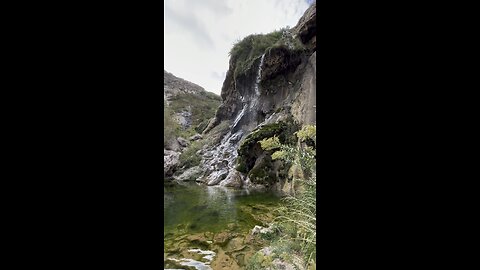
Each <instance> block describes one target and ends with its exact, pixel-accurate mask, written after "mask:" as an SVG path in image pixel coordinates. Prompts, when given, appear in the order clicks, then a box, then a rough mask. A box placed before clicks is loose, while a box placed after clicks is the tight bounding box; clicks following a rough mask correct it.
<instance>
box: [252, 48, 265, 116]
mask: <svg viewBox="0 0 480 270" xmlns="http://www.w3.org/2000/svg"><path fill="white" fill-rule="evenodd" d="M264 58H265V54H263V55H262V57H261V58H260V64H259V65H258V71H257V78H255V84H254V86H253V89H254V90H255V92H254V93H255V96H254V97H253V99H252V102H251V103H250V109H253V108H254V107H255V106H256V105H257V103H258V97H260V90H259V89H258V88H259V85H260V81H261V79H262V66H263V59H264Z"/></svg>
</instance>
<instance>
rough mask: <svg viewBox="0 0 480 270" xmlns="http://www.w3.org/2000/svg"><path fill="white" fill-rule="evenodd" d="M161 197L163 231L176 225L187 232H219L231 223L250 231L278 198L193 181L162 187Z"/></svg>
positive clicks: (170, 229)
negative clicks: (162, 198)
mask: <svg viewBox="0 0 480 270" xmlns="http://www.w3.org/2000/svg"><path fill="white" fill-rule="evenodd" d="M163 196H164V216H163V217H164V221H163V226H164V234H167V233H169V232H172V231H174V230H177V229H178V228H182V229H183V230H185V232H187V233H198V232H205V231H209V232H219V231H223V230H225V229H226V228H227V226H228V225H231V224H235V227H236V228H237V229H238V230H240V231H245V230H251V229H252V228H253V227H254V226H255V225H260V224H259V223H261V217H262V215H266V214H271V213H268V212H269V210H271V209H269V208H272V209H273V208H274V207H276V206H278V203H279V200H280V198H279V196H278V195H276V194H274V193H265V192H249V191H248V190H233V189H229V188H225V187H218V186H203V185H198V184H195V183H192V184H186V185H174V186H170V187H165V188H164V195H163ZM257 214H258V216H257ZM259 217H260V220H258V218H259Z"/></svg>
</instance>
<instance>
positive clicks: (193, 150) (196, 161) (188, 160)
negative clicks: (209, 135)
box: [179, 140, 204, 168]
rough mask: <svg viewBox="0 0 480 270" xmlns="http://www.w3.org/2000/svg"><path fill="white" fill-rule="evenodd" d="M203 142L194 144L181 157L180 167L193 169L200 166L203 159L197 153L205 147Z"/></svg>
mask: <svg viewBox="0 0 480 270" xmlns="http://www.w3.org/2000/svg"><path fill="white" fill-rule="evenodd" d="M203 143H204V142H203V140H199V141H195V142H192V143H191V144H190V145H189V146H188V147H187V148H185V150H183V152H182V154H180V157H179V166H180V167H185V168H191V167H195V166H198V165H200V161H201V160H202V158H201V157H200V156H199V155H197V151H198V150H200V149H201V148H202V146H203Z"/></svg>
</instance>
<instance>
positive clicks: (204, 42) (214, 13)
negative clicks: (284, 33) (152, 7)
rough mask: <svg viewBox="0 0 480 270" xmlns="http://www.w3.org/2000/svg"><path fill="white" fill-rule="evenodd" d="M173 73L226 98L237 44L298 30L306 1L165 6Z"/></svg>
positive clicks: (215, 0) (209, 0) (173, 2)
mask: <svg viewBox="0 0 480 270" xmlns="http://www.w3.org/2000/svg"><path fill="white" fill-rule="evenodd" d="M164 3H165V16H164V18H165V24H164V25H165V26H164V27H165V41H164V42H165V49H164V50H165V51H164V54H165V63H164V69H165V70H167V71H168V72H170V73H172V74H174V75H175V76H178V77H180V78H183V79H186V80H188V81H191V82H193V83H196V84H198V85H200V86H202V87H204V88H205V89H206V90H207V91H211V92H214V93H217V94H220V91H221V88H222V84H223V80H224V79H225V73H226V71H227V70H228V61H229V58H228V52H229V51H230V49H231V47H232V45H233V43H234V42H235V41H236V40H239V39H242V38H244V37H245V36H248V35H250V34H260V33H263V34H266V33H270V32H272V31H274V30H278V29H280V28H283V27H285V26H290V27H293V26H295V25H296V24H297V22H298V20H299V19H300V17H301V16H302V15H303V13H304V12H305V10H306V9H307V8H308V6H309V4H308V3H307V1H305V0H290V1H289V0H202V1H200V0H165V2H164Z"/></svg>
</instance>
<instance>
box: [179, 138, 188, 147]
mask: <svg viewBox="0 0 480 270" xmlns="http://www.w3.org/2000/svg"><path fill="white" fill-rule="evenodd" d="M177 142H178V143H179V144H180V146H182V147H187V146H188V145H189V144H190V142H188V141H187V140H185V139H184V138H182V137H178V138H177Z"/></svg>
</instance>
